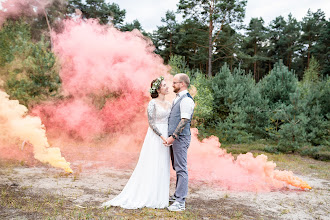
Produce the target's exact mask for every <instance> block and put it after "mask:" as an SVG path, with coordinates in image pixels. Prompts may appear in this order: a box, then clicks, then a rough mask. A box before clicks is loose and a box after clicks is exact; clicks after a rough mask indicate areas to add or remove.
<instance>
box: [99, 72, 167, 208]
mask: <svg viewBox="0 0 330 220" xmlns="http://www.w3.org/2000/svg"><path fill="white" fill-rule="evenodd" d="M150 94H151V97H152V100H151V101H150V102H149V104H148V111H147V112H148V122H149V128H148V131H147V134H146V137H145V139H144V143H143V145H142V149H141V153H140V157H139V161H138V163H137V165H136V167H135V169H134V171H133V173H132V176H131V177H130V179H129V180H128V182H127V184H126V186H125V187H124V189H123V191H122V192H121V193H120V194H119V195H118V196H116V197H115V198H114V199H112V200H110V201H108V202H105V203H103V204H102V206H103V207H110V206H120V207H122V208H125V209H137V208H142V207H149V208H165V207H167V206H168V204H169V186H170V150H169V147H167V146H165V145H164V143H166V138H167V137H168V135H167V133H168V130H167V128H168V116H169V114H170V111H171V104H170V103H169V102H168V101H165V95H167V94H168V86H167V85H166V82H165V80H164V77H162V76H161V77H159V78H157V79H155V80H153V81H152V82H151V88H150Z"/></svg>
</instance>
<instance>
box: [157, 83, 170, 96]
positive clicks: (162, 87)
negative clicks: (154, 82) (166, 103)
mask: <svg viewBox="0 0 330 220" xmlns="http://www.w3.org/2000/svg"><path fill="white" fill-rule="evenodd" d="M158 93H159V94H163V95H167V94H168V86H167V84H166V82H165V80H163V81H162V82H161V84H160V87H159V89H158Z"/></svg>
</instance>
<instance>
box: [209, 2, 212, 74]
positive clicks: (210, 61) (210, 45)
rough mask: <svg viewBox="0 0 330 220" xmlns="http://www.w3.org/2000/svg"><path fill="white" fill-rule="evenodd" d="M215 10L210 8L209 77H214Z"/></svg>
mask: <svg viewBox="0 0 330 220" xmlns="http://www.w3.org/2000/svg"><path fill="white" fill-rule="evenodd" d="M212 16H213V8H212V6H211V7H210V21H209V58H208V61H209V62H208V63H209V66H208V76H209V77H212V49H213V41H212V32H213V20H212Z"/></svg>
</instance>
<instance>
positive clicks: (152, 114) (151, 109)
mask: <svg viewBox="0 0 330 220" xmlns="http://www.w3.org/2000/svg"><path fill="white" fill-rule="evenodd" d="M147 112H148V122H149V127H150V128H151V129H152V130H153V131H154V132H155V133H156V134H157V135H158V136H160V137H161V138H162V139H163V140H165V138H164V137H163V136H162V133H160V131H159V130H158V128H157V127H156V125H155V120H156V106H155V102H154V101H153V100H151V101H150V102H149V105H148V111H147Z"/></svg>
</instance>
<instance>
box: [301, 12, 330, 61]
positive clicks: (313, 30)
mask: <svg viewBox="0 0 330 220" xmlns="http://www.w3.org/2000/svg"><path fill="white" fill-rule="evenodd" d="M324 26H326V20H325V13H324V12H323V11H321V10H320V9H319V10H317V11H316V12H315V13H313V12H312V11H311V10H308V12H307V15H306V16H305V17H303V21H302V31H303V33H302V35H301V41H302V43H303V44H307V45H308V46H307V48H306V49H305V54H304V56H305V57H307V61H306V64H307V65H305V66H306V67H308V66H309V62H310V58H311V56H312V55H314V56H317V54H314V53H313V52H314V51H313V50H314V45H316V44H317V41H318V40H319V38H320V34H321V33H322V31H321V30H322V29H323V27H324ZM328 46H329V45H328ZM328 59H329V58H328Z"/></svg>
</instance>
